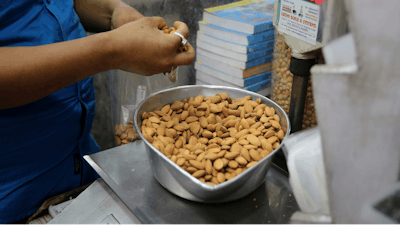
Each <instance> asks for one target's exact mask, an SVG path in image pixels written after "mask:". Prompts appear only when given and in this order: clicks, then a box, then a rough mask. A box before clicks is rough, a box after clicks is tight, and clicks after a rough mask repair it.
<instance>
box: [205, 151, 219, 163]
mask: <svg viewBox="0 0 400 225" xmlns="http://www.w3.org/2000/svg"><path fill="white" fill-rule="evenodd" d="M204 158H205V159H209V160H211V161H214V160H216V159H218V155H217V154H216V153H208V154H206V155H205V156H204Z"/></svg>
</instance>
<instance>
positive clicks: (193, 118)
mask: <svg viewBox="0 0 400 225" xmlns="http://www.w3.org/2000/svg"><path fill="white" fill-rule="evenodd" d="M197 120H199V118H198V117H197V116H189V117H188V118H187V119H186V123H193V122H195V121H197Z"/></svg>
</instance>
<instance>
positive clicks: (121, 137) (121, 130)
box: [115, 121, 140, 146]
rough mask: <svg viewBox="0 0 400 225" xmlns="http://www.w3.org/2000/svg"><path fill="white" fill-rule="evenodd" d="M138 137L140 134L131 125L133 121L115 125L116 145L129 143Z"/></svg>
mask: <svg viewBox="0 0 400 225" xmlns="http://www.w3.org/2000/svg"><path fill="white" fill-rule="evenodd" d="M139 139H140V136H139V134H137V132H136V129H135V128H134V127H133V121H128V123H127V124H126V125H123V124H119V125H115V140H116V143H117V146H120V145H125V144H129V143H132V142H134V141H137V140H139Z"/></svg>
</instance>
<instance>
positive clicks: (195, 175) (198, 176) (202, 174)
mask: <svg viewBox="0 0 400 225" xmlns="http://www.w3.org/2000/svg"><path fill="white" fill-rule="evenodd" d="M204 174H206V171H205V170H197V171H196V172H194V173H193V174H192V176H194V177H196V178H200V177H202V176H204Z"/></svg>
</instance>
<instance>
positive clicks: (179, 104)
mask: <svg viewBox="0 0 400 225" xmlns="http://www.w3.org/2000/svg"><path fill="white" fill-rule="evenodd" d="M184 105H185V104H184V103H183V102H178V101H175V102H174V103H173V104H172V105H171V109H172V110H175V111H177V110H179V109H182V108H183V106H184Z"/></svg>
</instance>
